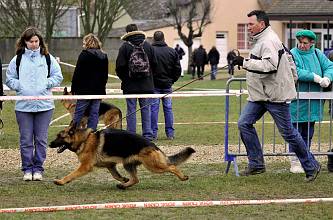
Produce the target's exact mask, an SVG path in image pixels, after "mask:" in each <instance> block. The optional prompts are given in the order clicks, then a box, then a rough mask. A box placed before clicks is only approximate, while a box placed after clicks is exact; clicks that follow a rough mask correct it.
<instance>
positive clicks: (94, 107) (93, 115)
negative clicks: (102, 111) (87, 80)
mask: <svg viewBox="0 0 333 220" xmlns="http://www.w3.org/2000/svg"><path fill="white" fill-rule="evenodd" d="M100 104H101V100H100V99H88V100H86V99H79V100H77V102H76V107H75V112H74V118H73V120H74V123H75V125H76V126H79V125H80V122H81V120H82V118H83V116H84V113H85V112H86V111H88V112H89V116H88V123H87V127H88V128H92V129H94V130H96V128H97V125H98V117H99V113H98V112H99V106H100Z"/></svg>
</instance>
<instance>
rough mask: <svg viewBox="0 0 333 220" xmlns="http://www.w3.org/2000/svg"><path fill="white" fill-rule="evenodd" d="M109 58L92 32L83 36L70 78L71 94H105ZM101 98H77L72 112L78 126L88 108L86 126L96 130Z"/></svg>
mask: <svg viewBox="0 0 333 220" xmlns="http://www.w3.org/2000/svg"><path fill="white" fill-rule="evenodd" d="M108 69H109V60H108V56H107V54H106V53H104V52H103V51H102V43H101V42H100V40H99V39H98V37H97V36H96V35H94V34H91V33H90V34H88V35H86V36H84V37H83V50H82V52H81V53H80V55H79V58H78V60H77V63H76V67H75V70H74V74H73V78H72V86H71V93H72V94H73V95H105V94H106V92H105V86H106V83H107V81H108ZM100 103H101V99H79V100H77V102H76V107H75V112H74V117H73V120H74V124H75V126H76V127H79V125H80V122H81V119H82V118H83V117H84V113H85V112H86V111H87V110H88V112H89V117H88V123H87V127H88V128H92V129H93V130H96V128H97V124H98V118H99V113H98V112H99V107H100Z"/></svg>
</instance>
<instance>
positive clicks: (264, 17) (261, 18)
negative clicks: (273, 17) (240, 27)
mask: <svg viewBox="0 0 333 220" xmlns="http://www.w3.org/2000/svg"><path fill="white" fill-rule="evenodd" d="M253 15H255V16H257V21H264V22H265V26H266V27H268V26H269V18H268V15H267V14H266V12H265V11H261V10H253V11H251V12H250V13H248V14H247V17H251V16H253Z"/></svg>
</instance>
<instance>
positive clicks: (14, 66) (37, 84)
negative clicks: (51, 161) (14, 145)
mask: <svg viewBox="0 0 333 220" xmlns="http://www.w3.org/2000/svg"><path fill="white" fill-rule="evenodd" d="M47 60H49V61H50V63H48V61H47ZM62 79H63V77H62V74H61V69H60V66H59V64H58V62H57V61H56V60H55V58H54V57H53V56H51V55H50V54H49V51H48V49H47V47H46V45H45V43H44V39H43V37H42V35H41V33H40V32H39V31H38V30H37V28H35V27H29V28H27V29H26V30H25V31H24V32H23V33H22V35H21V37H20V39H19V40H18V41H17V44H16V56H15V57H14V58H13V59H12V60H11V61H10V63H9V66H8V69H7V73H6V85H7V86H8V87H9V88H11V89H12V90H15V91H16V94H17V95H19V96H49V95H52V92H51V88H53V87H55V86H59V85H60V83H61V81H62ZM53 109H54V102H53V100H50V99H48V100H18V101H16V105H15V114H16V120H17V123H18V126H19V131H20V150H21V159H22V171H23V173H24V176H23V180H24V181H31V180H35V181H40V180H42V178H43V176H42V175H43V172H44V168H43V164H44V161H45V159H46V147H47V135H48V128H49V124H50V121H51V118H52V114H53Z"/></svg>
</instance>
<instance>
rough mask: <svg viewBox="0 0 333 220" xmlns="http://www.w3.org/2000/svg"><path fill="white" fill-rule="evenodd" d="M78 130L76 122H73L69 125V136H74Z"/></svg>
mask: <svg viewBox="0 0 333 220" xmlns="http://www.w3.org/2000/svg"><path fill="white" fill-rule="evenodd" d="M75 129H76V125H75V123H74V120H72V121H71V123H70V124H69V130H68V134H69V135H73V134H74V132H75Z"/></svg>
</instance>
